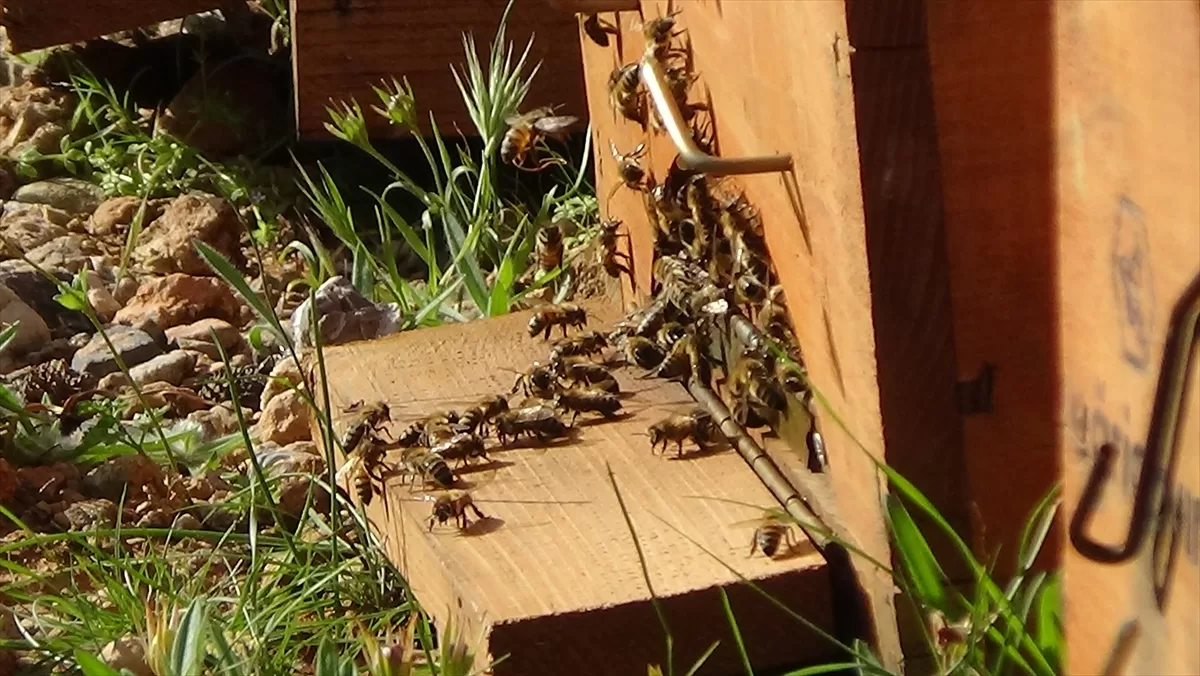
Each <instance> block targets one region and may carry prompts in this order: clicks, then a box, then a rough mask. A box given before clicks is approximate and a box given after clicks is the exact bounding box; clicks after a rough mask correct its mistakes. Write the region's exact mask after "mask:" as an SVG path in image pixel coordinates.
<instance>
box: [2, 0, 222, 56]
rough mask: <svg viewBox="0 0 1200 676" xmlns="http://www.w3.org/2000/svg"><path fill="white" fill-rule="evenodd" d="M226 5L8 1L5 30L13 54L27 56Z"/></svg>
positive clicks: (214, 1) (180, 0)
mask: <svg viewBox="0 0 1200 676" xmlns="http://www.w3.org/2000/svg"><path fill="white" fill-rule="evenodd" d="M222 1H223V0H136V1H130V0H53V1H51V0H4V1H3V2H0V9H2V10H3V17H4V19H3V24H4V28H5V30H6V31H7V33H8V41H9V44H10V45H11V48H12V51H13V53H20V52H27V51H29V50H33V49H41V48H43V47H52V46H54V45H62V44H66V43H69V42H79V41H81V40H90V39H91V38H97V37H100V36H101V35H107V34H109V33H116V32H118V31H122V30H127V29H130V28H139V27H141V26H146V25H149V24H152V23H156V22H159V21H166V20H168V19H178V18H180V17H183V16H187V15H188V14H196V13H198V12H204V11H207V10H210V9H216V8H218V7H220V6H221V4H222Z"/></svg>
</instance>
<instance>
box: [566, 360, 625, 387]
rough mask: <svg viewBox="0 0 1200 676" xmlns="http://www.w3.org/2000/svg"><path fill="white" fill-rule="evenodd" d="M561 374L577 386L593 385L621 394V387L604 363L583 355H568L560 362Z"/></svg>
mask: <svg viewBox="0 0 1200 676" xmlns="http://www.w3.org/2000/svg"><path fill="white" fill-rule="evenodd" d="M558 366H559V369H560V371H559V375H560V377H562V378H563V379H564V380H566V381H567V382H569V383H573V384H574V385H577V386H584V387H591V388H593V389H597V390H603V391H605V392H608V393H610V394H620V392H621V387H620V385H618V384H617V381H616V379H615V378H613V375H612V373H611V372H610V371H609V370H608V367H607V366H605V365H604V364H597V363H596V362H593V361H588V360H587V359H585V358H582V357H567V358H566V359H563V360H562V361H560V362H559V364H558Z"/></svg>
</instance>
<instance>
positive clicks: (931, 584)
mask: <svg viewBox="0 0 1200 676" xmlns="http://www.w3.org/2000/svg"><path fill="white" fill-rule="evenodd" d="M886 505H887V519H888V526H889V529H890V530H891V533H892V538H893V541H894V542H895V543H896V553H897V554H899V556H900V560H901V561H902V562H903V563H904V571H905V574H906V575H907V577H908V578H909V580H910V582H911V583H912V589H913V591H914V592H915V593H916V594H917V596H918V600H919V602H920V603H921V605H922V606H925V607H928V608H936V609H937V610H939V611H941V612H942V613H943V614H945V615H950V614H951V613H953V612H954V610H955V609H953V608H951V607H950V603H949V599H948V597H947V594H946V587H945V584H944V580H945V573H944V572H942V568H941V566H939V565H938V562H937V559H936V558H934V556H933V551H932V550H930V548H929V543H928V542H926V540H925V536H923V535H922V534H921V530H920V529H919V528H917V524H916V523H915V522H914V521H913V519H912V516H911V515H910V514H909V513H908V510H907V509H905V508H904V504H903V503H901V502H900V500H899V499H897V498H896V497H895V496H892V495H888V496H887V498H886Z"/></svg>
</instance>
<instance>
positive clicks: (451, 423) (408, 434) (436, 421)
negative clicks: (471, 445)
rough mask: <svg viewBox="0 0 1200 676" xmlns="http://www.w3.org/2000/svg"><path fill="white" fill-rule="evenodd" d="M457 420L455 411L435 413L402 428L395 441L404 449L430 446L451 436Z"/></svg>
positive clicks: (457, 423) (457, 422) (458, 417)
mask: <svg viewBox="0 0 1200 676" xmlns="http://www.w3.org/2000/svg"><path fill="white" fill-rule="evenodd" d="M459 419H460V416H459V415H458V413H457V412H456V411H445V412H443V413H435V414H433V415H431V416H428V417H426V418H422V419H421V420H417V421H416V422H414V423H412V424H411V425H409V426H408V427H406V428H404V431H403V432H401V433H400V437H399V438H398V440H397V441H398V442H399V444H400V445H401V446H404V447H406V448H412V447H414V446H432V445H434V444H435V443H437V441H438V440H439V439H444V438H446V437H450V436H453V435H454V433H455V427H456V426H457V425H459V424H460V423H459Z"/></svg>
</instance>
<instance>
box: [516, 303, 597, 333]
mask: <svg viewBox="0 0 1200 676" xmlns="http://www.w3.org/2000/svg"><path fill="white" fill-rule="evenodd" d="M587 321H588V318H587V310H585V309H583V308H581V307H579V306H578V305H576V304H574V303H562V304H561V305H549V306H547V307H544V308H542V309H541V310H538V311H537V312H535V313H533V316H532V317H530V318H529V337H530V338H532V337H534V336H536V335H537V334H539V333H543V335H542V339H543V340H549V338H550V331H551V329H553V328H554V327H555V326H557V327H559V328H561V329H562V334H563V336H566V335H567V327H568V326H573V327H575V328H580V329H581V328H583V327H584V326H587Z"/></svg>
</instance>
